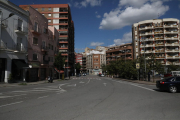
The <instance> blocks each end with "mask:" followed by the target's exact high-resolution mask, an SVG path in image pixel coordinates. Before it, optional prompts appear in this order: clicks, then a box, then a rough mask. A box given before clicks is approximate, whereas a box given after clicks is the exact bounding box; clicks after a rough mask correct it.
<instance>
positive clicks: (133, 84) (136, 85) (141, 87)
mask: <svg viewBox="0 0 180 120" xmlns="http://www.w3.org/2000/svg"><path fill="white" fill-rule="evenodd" d="M130 85H133V86H136V87H139V88H143V89H146V90H149V91H154V90H152V89H149V88H146V87H142V86H139V85H136V84H130Z"/></svg>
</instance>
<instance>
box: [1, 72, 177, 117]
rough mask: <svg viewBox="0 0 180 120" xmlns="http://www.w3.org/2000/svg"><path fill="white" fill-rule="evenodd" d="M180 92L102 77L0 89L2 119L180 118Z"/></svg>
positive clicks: (86, 77)
mask: <svg viewBox="0 0 180 120" xmlns="http://www.w3.org/2000/svg"><path fill="white" fill-rule="evenodd" d="M179 101H180V93H175V94H172V93H168V92H159V91H158V90H157V89H156V87H155V86H154V85H143V84H137V83H131V82H126V81H121V80H115V79H111V78H106V77H99V76H90V75H88V76H81V77H75V78H71V80H64V81H56V82H54V83H44V84H38V85H28V86H18V87H2V88H0V120H179V119H180V102H179Z"/></svg>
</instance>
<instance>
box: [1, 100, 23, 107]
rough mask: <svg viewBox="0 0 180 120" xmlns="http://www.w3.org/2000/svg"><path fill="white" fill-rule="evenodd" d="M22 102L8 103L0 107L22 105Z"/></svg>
mask: <svg viewBox="0 0 180 120" xmlns="http://www.w3.org/2000/svg"><path fill="white" fill-rule="evenodd" d="M22 102H23V101H19V102H15V103H10V104H5V105H1V106H0V107H5V106H9V105H15V104H19V103H22Z"/></svg>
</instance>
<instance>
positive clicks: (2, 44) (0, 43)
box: [0, 40, 7, 50]
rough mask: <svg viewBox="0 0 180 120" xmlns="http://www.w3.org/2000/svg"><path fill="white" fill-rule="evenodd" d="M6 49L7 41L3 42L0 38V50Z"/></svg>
mask: <svg viewBox="0 0 180 120" xmlns="http://www.w3.org/2000/svg"><path fill="white" fill-rule="evenodd" d="M4 49H7V43H4V42H3V41H2V40H1V41H0V50H4Z"/></svg>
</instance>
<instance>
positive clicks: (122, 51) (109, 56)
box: [106, 43, 133, 64]
mask: <svg viewBox="0 0 180 120" xmlns="http://www.w3.org/2000/svg"><path fill="white" fill-rule="evenodd" d="M117 60H125V61H126V60H133V46H132V43H126V44H123V45H119V46H113V47H109V48H108V50H107V51H106V64H109V63H110V62H113V61H117Z"/></svg>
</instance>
